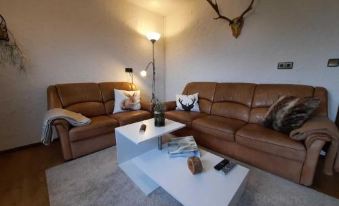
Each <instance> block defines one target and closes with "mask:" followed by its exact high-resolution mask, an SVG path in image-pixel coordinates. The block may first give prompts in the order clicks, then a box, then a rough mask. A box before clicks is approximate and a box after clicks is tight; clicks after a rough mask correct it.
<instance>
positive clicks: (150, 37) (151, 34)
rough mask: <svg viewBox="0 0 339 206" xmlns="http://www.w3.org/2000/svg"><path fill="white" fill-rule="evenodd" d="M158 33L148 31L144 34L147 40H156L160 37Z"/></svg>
mask: <svg viewBox="0 0 339 206" xmlns="http://www.w3.org/2000/svg"><path fill="white" fill-rule="evenodd" d="M160 36H161V35H160V34H159V33H157V32H149V33H148V34H146V37H147V39H148V40H150V41H152V40H153V41H158V40H159V39H160Z"/></svg>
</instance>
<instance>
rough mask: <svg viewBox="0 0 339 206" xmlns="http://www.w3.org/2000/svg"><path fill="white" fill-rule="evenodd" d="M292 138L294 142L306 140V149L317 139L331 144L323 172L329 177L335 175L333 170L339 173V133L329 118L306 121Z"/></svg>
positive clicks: (292, 132) (294, 132)
mask: <svg viewBox="0 0 339 206" xmlns="http://www.w3.org/2000/svg"><path fill="white" fill-rule="evenodd" d="M290 137H291V138H292V139H294V140H299V141H301V140H305V145H306V147H309V146H310V145H311V144H312V142H313V141H315V140H317V139H322V140H324V141H326V142H331V146H330V148H329V150H328V152H327V155H326V160H325V165H324V170H323V171H324V173H325V174H327V175H333V169H334V171H336V172H339V131H338V128H337V126H336V125H335V124H334V123H333V122H332V121H331V120H329V119H328V118H327V117H314V118H312V119H310V120H308V121H306V122H305V124H304V125H303V126H302V127H300V128H298V129H295V130H293V131H291V133H290Z"/></svg>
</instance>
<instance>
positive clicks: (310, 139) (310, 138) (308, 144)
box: [305, 134, 331, 149]
mask: <svg viewBox="0 0 339 206" xmlns="http://www.w3.org/2000/svg"><path fill="white" fill-rule="evenodd" d="M317 140H320V141H324V142H330V141H331V138H330V137H329V136H328V135H317V134H316V135H310V136H308V137H307V138H306V139H305V147H306V149H309V148H311V146H312V144H313V143H314V142H315V141H317Z"/></svg>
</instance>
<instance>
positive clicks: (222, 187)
mask: <svg viewBox="0 0 339 206" xmlns="http://www.w3.org/2000/svg"><path fill="white" fill-rule="evenodd" d="M143 123H144V124H146V125H147V129H146V132H145V134H140V133H139V128H140V125H141V124H143ZM182 127H184V125H183V124H181V123H178V122H174V121H171V120H166V126H165V127H160V128H157V127H154V120H153V119H150V120H145V121H142V122H138V123H134V124H131V125H127V126H123V127H119V128H116V131H115V132H116V133H115V135H116V140H117V157H118V164H119V167H120V168H121V169H122V170H123V171H124V172H125V173H126V174H127V175H128V176H129V177H130V179H132V181H133V182H134V183H135V184H136V185H137V186H138V187H139V188H140V189H141V190H142V191H143V192H144V193H145V194H146V195H148V194H150V193H151V192H152V191H154V190H155V189H156V188H158V187H159V186H161V187H162V188H163V189H164V190H166V191H167V192H168V193H169V194H171V195H172V196H173V197H174V198H175V199H176V200H178V201H179V202H180V203H182V204H183V205H185V206H200V205H201V206H205V205H214V206H219V205H220V206H225V205H235V204H236V203H237V201H238V199H239V197H240V196H241V194H242V192H243V190H244V188H245V185H246V180H247V175H248V172H249V170H248V169H247V168H245V167H243V166H240V165H237V166H235V167H234V168H233V169H232V170H231V171H230V172H229V173H228V174H227V175H225V174H224V173H223V172H221V171H216V170H215V169H214V168H213V167H214V165H216V164H217V163H218V162H220V161H221V160H222V158H221V157H219V156H216V155H214V154H212V153H210V152H207V151H205V150H202V149H200V152H201V158H200V159H201V161H202V164H203V168H204V170H203V172H202V173H200V174H197V175H192V174H191V172H190V171H189V169H188V167H187V158H181V157H179V158H170V157H169V155H168V152H167V148H166V147H164V148H163V149H162V150H159V149H158V148H157V147H158V139H157V138H156V137H158V136H161V135H164V134H166V133H170V132H173V131H175V130H177V129H180V128H182Z"/></svg>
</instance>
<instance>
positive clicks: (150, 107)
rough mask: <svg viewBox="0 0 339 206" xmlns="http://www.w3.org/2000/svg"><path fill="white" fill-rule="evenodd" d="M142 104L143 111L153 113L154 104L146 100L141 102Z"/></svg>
mask: <svg viewBox="0 0 339 206" xmlns="http://www.w3.org/2000/svg"><path fill="white" fill-rule="evenodd" d="M140 104H141V109H142V110H146V111H149V112H151V113H152V112H153V108H154V106H153V104H152V103H151V102H150V101H145V100H142V99H141V100H140Z"/></svg>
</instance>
